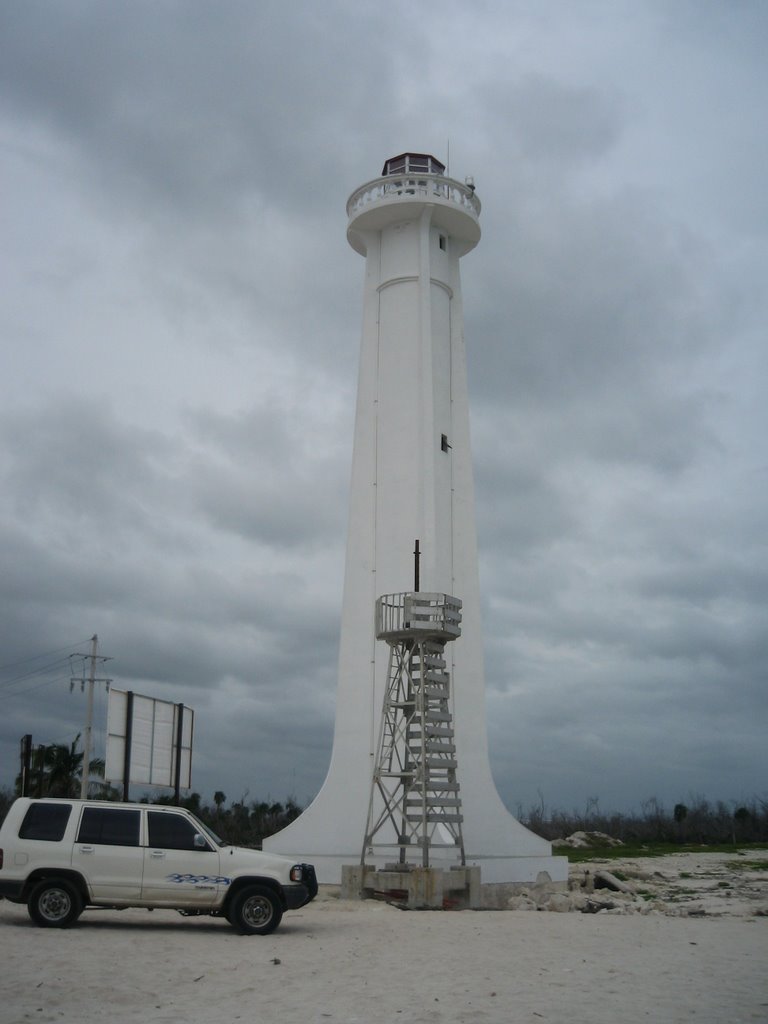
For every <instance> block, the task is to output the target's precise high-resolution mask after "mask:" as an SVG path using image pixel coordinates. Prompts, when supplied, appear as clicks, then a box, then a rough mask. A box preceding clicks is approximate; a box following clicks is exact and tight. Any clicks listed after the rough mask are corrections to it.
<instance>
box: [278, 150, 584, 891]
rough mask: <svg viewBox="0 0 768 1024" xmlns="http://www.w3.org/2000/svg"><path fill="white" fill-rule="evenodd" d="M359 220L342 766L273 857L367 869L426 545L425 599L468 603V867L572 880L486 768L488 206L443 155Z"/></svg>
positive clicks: (374, 186)
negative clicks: (404, 608)
mask: <svg viewBox="0 0 768 1024" xmlns="http://www.w3.org/2000/svg"><path fill="white" fill-rule="evenodd" d="M347 214H348V216H349V223H348V227H347V238H348V240H349V243H350V245H351V246H352V248H353V249H355V251H356V252H358V253H360V255H361V256H364V257H365V260H366V268H365V289H364V297H363V331H362V343H361V350H360V369H359V380H358V393H357V415H356V421H355V439H354V453H353V461H352V481H351V493H350V511H349V533H348V538H347V556H346V572H345V579H344V599H343V608H342V619H341V639H340V651H339V680H338V690H337V706H336V728H335V733H334V741H333V753H332V757H331V764H330V768H329V771H328V776H327V778H326V780H325V783H324V785H323V787H322V789H321V790H320V792H319V794H318V795H317V797H316V798H315V800H314V801H313V803H312V804H311V805H310V806H309V807H308V808H307V810H306V811H304V813H303V814H302V815H301V816H300V817H299V818H297V819H296V821H294V822H293V823H292V824H291V825H289V826H288V827H287V828H286V829H283V831H282V832H279V833H278V834H277V835H275V836H272V837H270V838H269V839H267V840H265V842H264V848H265V850H269V851H271V852H276V853H277V852H279V853H286V854H288V853H290V854H292V855H297V854H300V855H301V856H302V858H305V859H306V860H308V861H312V862H313V863H314V864H315V866H316V868H317V871H318V876H319V878H320V880H321V881H323V882H338V881H339V880H340V877H341V866H342V865H343V864H351V863H355V862H357V861H359V859H360V851H361V846H362V843H363V838H364V835H365V832H366V819H367V813H368V806H369V798H370V793H371V779H372V772H373V764H374V756H375V747H376V742H377V734H378V731H379V722H380V718H381V713H382V701H383V698H384V694H385V688H386V685H387V667H388V653H389V652H388V649H387V645H386V644H385V643H382V642H377V640H376V632H375V629H376V627H375V608H376V601H377V599H378V598H379V597H380V596H381V595H383V594H394V593H396V592H402V591H408V590H410V589H411V587H412V581H413V576H414V556H413V551H414V542H415V541H418V542H419V548H420V552H421V559H420V577H421V588H422V589H423V590H424V591H429V592H436V593H441V594H453V595H456V597H457V598H458V599H460V601H461V603H462V605H463V609H462V616H463V620H462V636H461V638H460V639H458V640H457V641H456V642H455V643H453V644H451V645H450V658H451V659H452V663H451V664H450V666H449V669H450V676H451V679H452V681H453V684H452V687H453V688H452V694H453V696H452V700H453V722H454V728H455V746H456V758H457V763H458V771H459V779H460V786H461V808H462V814H463V844H464V850H465V855H466V863H467V865H479V866H480V867H481V872H482V879H483V881H484V882H515V881H520V882H523V881H534V880H535V879H536V877H537V875H538V874H539V872H541V871H547V872H548V873H549V875H550V877H551V879H552V880H553V881H563V880H565V878H566V877H567V861H566V860H565V858H562V857H552V855H551V846H550V844H549V843H548V842H546V841H544V840H543V839H541V838H539V837H538V836H536V835H534V834H533V833H532V832H530V831H528V830H527V829H526V828H524V827H523V826H522V825H521V824H520V823H519V822H518V821H517V820H516V819H515V818H514V817H512V815H510V813H509V812H508V811H507V809H506V807H505V806H504V805H503V803H502V802H501V799H500V798H499V796H498V793H497V791H496V788H495V785H494V783H493V779H492V777H491V772H490V767H489V762H488V742H487V733H486V720H485V714H486V709H485V683H484V674H483V647H482V634H481V625H480V595H479V582H478V567H477V545H476V533H475V509H474V485H473V478H472V461H471V452H470V438H469V409H468V400H467V381H466V358H465V351H464V323H463V315H462V306H461V289H460V284H459V260H460V258H461V257H462V256H464V255H465V254H466V253H468V252H469V251H470V250H472V249H473V248H474V247H475V246H476V245H477V243H478V241H479V240H480V224H479V214H480V201H479V199H478V198H477V196H476V195H475V192H474V186H473V185H471V184H462V183H460V182H458V181H455V180H453V179H452V178H449V177H447V176H446V174H445V167H444V165H443V164H442V163H440V162H439V161H438V160H436V159H435V158H434V157H432V156H429V155H427V154H422V153H403V154H402V155H400V156H397V157H393V158H392V159H390V160H387V162H386V163H385V164H384V168H383V171H382V174H381V176H380V177H378V178H375V179H374V180H373V181H370V182H368V183H367V184H365V185H362V186H361V187H360V188H358V189H357V190H356V191H355V192H354V193H353V194H352V196H351V197H350V199H349V201H348V203H347ZM417 589H418V588H417Z"/></svg>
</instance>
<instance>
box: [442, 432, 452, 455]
mask: <svg viewBox="0 0 768 1024" xmlns="http://www.w3.org/2000/svg"><path fill="white" fill-rule="evenodd" d="M440 448H441V449H442V450H443V451H444V452H447V451H450V449H451V446H450V445H449V444H448V435H447V434H441V435H440Z"/></svg>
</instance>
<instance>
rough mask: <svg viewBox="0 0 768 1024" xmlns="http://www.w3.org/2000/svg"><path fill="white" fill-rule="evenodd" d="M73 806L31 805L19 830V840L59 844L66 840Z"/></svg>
mask: <svg viewBox="0 0 768 1024" xmlns="http://www.w3.org/2000/svg"><path fill="white" fill-rule="evenodd" d="M71 813H72V804H53V803H51V804H47V803H42V804H30V805H29V808H28V809H27V813H26V814H25V815H24V820H23V821H22V823H21V828H20V829H19V839H42V840H44V841H46V842H49V843H58V842H60V841H61V840H62V839H63V838H64V832H65V831H66V828H67V822H68V821H69V816H70V814H71Z"/></svg>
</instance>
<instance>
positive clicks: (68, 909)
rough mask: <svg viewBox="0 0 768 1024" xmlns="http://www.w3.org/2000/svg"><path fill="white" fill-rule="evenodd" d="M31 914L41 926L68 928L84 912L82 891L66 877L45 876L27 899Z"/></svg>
mask: <svg viewBox="0 0 768 1024" xmlns="http://www.w3.org/2000/svg"><path fill="white" fill-rule="evenodd" d="M27 909H28V910H29V916H30V917H31V918H32V920H33V921H34V922H35V924H37V925H40V927H41V928H66V927H67V926H68V925H70V924H74V923H75V921H76V920H77V919H78V917H80V915H81V914H82V912H83V901H82V898H81V896H80V893H79V892H78V891H77V889H76V888H75V887H74V885H72V883H71V882H68V881H67V880H66V879H64V878H44V879H43V881H42V882H38V883H37V885H36V886H35V887H34V889H33V890H32V892H31V893H30V894H29V899H28V901H27Z"/></svg>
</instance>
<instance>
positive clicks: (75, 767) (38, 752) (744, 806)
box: [0, 736, 768, 848]
mask: <svg viewBox="0 0 768 1024" xmlns="http://www.w3.org/2000/svg"><path fill="white" fill-rule="evenodd" d="M79 742H80V737H79V736H76V737H75V739H74V740H73V741H72V743H71V744H69V745H66V744H55V743H54V744H50V745H49V746H47V747H36V748H35V749H34V750H33V752H32V759H31V765H30V772H29V776H28V778H27V780H26V795H27V796H31V797H65V798H66V797H70V798H71V797H78V796H79V795H80V791H81V778H82V772H83V753H82V751H79V750H78V749H77V748H78V744H79ZM88 779H89V782H88V796H89V797H91V798H98V799H102V800H120V799H121V793H120V791H119V790H117V789H116V788H115V787H113V786H110V785H109V784H108V783H106V782H104V762H103V761H101V760H98V759H97V760H93V761H91V763H90V767H89V773H88ZM21 786H22V780H21V776H20V775H19V776H17V778H16V782H15V787H14V791H13V792H8V791H2V790H0V820H2V819H3V818H4V817H5V814H6V811H7V810H8V807H10V805H11V803H12V802H13V800H14V798H15V797H16V796H18V795H20V793H21ZM140 802H142V803H159V804H173V803H175V800H174V797H173V796H167V795H162V796H158V795H156V794H153V795H151V796H150V795H148V794H146V795H144V796H143V797H142V798H141V800H140ZM180 803H181V805H182V806H183V807H186V808H188V809H189V810H190V811H192V813H193V814H196V815H197V816H198V818H200V820H201V821H203V822H204V823H205V824H206V825H207V826H208V827H209V828H210V829H212V830H213V831H214V832H215V833H216V834H217V835H219V836H221V838H222V839H223V840H225V842H228V843H231V844H233V845H238V846H250V847H255V848H258V847H260V846H261V843H262V840H263V839H266V837H267V836H271V835H273V834H274V833H275V832H279V831H280V830H281V829H283V828H285V827H286V825H289V824H290V823H291V822H292V821H293V820H294V819H295V818H297V817H298V816H299V815H300V814H301V812H302V808H301V807H300V806H299V804H298V803H297V802H296V800H295V799H294V798H293V797H288V798H287V799H286V800H285V801H276V800H272V799H267V800H249V799H248V793H247V791H246V792H245V793H244V794H243V795H242V796H241V797H240V799H239V800H236V801H234V802H233V803H231V804H229V806H227V797H226V795H225V794H224V793H223V792H222V791H221V790H217V791H216V792H215V793H214V794H213V801H212V802H211V803H210V804H206V803H204V802H203V799H202V797H201V795H200V794H199V793H191V794H189V795H188V796H186V797H183V798H182V799H181V801H180ZM516 816H517V818H518V820H519V821H520V822H522V824H524V825H526V826H527V827H528V828H530V829H531V831H532V832H535V833H536V834H537V835H539V836H541V837H542V838H544V839H549V840H555V839H563V838H565V837H566V836H569V835H572V834H573V833H574V832H603V833H605V834H606V835H609V836H611V837H612V838H613V839H620V840H621V841H622V842H623V843H630V844H638V843H654V844H658V843H676V844H686V843H697V844H703V845H721V844H726V843H733V844H736V843H765V842H768V799H763V798H759V797H753V798H752V799H751V800H748V801H741V802H737V801H731V802H730V803H726V802H725V801H722V800H718V801H716V802H710V801H709V800H707V799H706V798H705V797H703V796H698V795H691V796H690V797H689V798H688V800H687V802H685V803H683V802H680V803H676V804H674V805H673V806H672V807H671V808H670V809H668V808H667V807H665V805H664V804H663V803H662V802H661V801H660V800H657V799H656V798H655V797H651V798H650V799H648V800H645V801H643V803H642V804H641V806H640V810H639V811H632V812H629V813H626V812H625V813H621V812H615V811H608V812H606V811H602V810H601V809H600V802H599V800H598V798H597V797H590V798H589V799H588V800H587V802H586V804H585V807H584V809H583V810H581V811H580V810H573V811H570V812H567V811H561V810H553V809H550V808H548V807H547V806H546V805H545V803H544V800H543V798H540V799H539V802H538V804H535V805H532V806H531V807H529V808H528V810H527V811H525V810H523V808H522V807H521V806H518V809H517V815H516Z"/></svg>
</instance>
